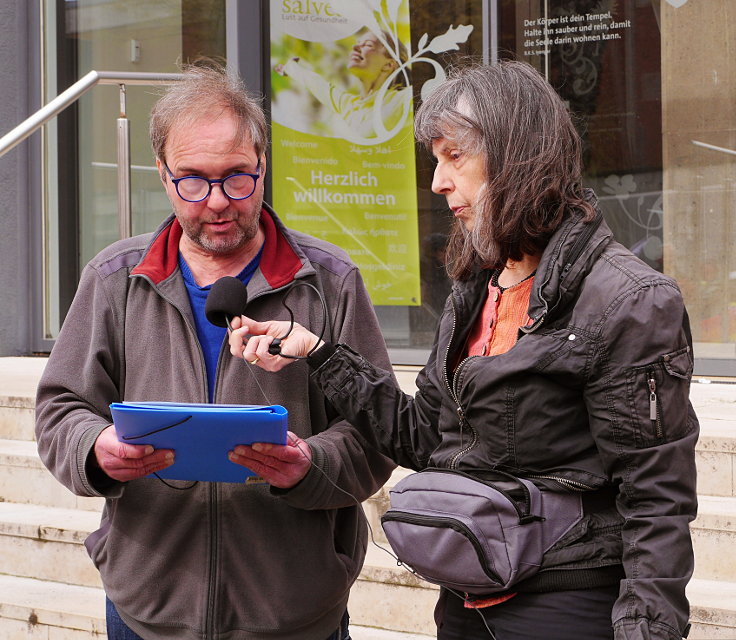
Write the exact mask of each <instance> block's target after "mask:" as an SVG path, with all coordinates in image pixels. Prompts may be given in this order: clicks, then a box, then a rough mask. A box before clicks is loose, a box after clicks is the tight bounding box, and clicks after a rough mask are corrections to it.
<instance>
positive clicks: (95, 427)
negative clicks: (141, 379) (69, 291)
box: [36, 266, 122, 496]
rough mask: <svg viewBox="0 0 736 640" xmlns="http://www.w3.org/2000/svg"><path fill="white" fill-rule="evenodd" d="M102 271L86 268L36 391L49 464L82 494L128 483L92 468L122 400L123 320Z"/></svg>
mask: <svg viewBox="0 0 736 640" xmlns="http://www.w3.org/2000/svg"><path fill="white" fill-rule="evenodd" d="M116 315H117V314H116V313H115V310H114V309H113V307H112V305H111V304H110V303H109V297H108V296H107V295H106V293H105V290H104V283H103V281H102V278H101V277H100V275H99V274H98V273H97V272H96V271H95V270H94V269H92V268H91V267H89V266H88V267H86V268H85V270H84V271H83V273H82V278H81V280H80V283H79V287H78V289H77V293H76V295H75V297H74V301H73V302H72V305H71V308H70V309H69V313H68V314H67V317H66V319H65V320H64V325H63V327H62V329H61V331H60V333H59V336H58V338H57V340H56V342H55V344H54V347H53V350H52V351H51V354H50V356H49V359H48V362H47V364H46V367H45V369H44V373H43V375H42V377H41V380H40V382H39V386H38V389H37V396H36V440H37V443H38V452H39V455H40V457H41V460H42V461H43V463H44V464H45V465H46V466H47V467H48V469H49V470H50V471H51V473H52V474H53V475H54V476H55V477H56V478H57V479H58V480H59V481H60V482H61V483H62V484H63V485H65V486H66V487H67V488H68V489H69V490H71V491H72V492H73V493H75V494H77V495H81V496H100V495H103V492H104V494H105V495H107V496H116V495H119V494H120V493H121V492H122V484H120V483H116V482H114V481H112V480H110V479H109V478H108V477H107V476H105V475H104V474H103V473H102V472H100V471H98V470H95V469H90V468H88V464H87V462H88V457H89V454H90V452H91V451H92V448H93V447H94V443H95V440H96V439H97V436H98V435H99V434H100V432H101V431H102V430H103V429H105V428H106V427H107V426H109V425H110V424H112V417H111V415H110V409H109V404H110V403H111V402H117V401H119V399H120V391H119V386H118V382H117V381H118V380H120V378H121V371H120V365H119V359H118V358H115V357H114V353H115V352H116V351H117V350H118V349H119V348H120V344H119V343H120V340H121V337H120V335H119V332H117V331H115V330H114V327H116V326H120V319H119V318H117V317H116Z"/></svg>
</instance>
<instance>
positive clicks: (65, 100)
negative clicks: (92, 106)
mask: <svg viewBox="0 0 736 640" xmlns="http://www.w3.org/2000/svg"><path fill="white" fill-rule="evenodd" d="M181 78H182V74H180V73H149V72H144V71H140V72H136V71H90V72H89V73H88V74H86V75H85V76H83V77H82V78H80V79H79V80H77V81H76V82H75V83H74V84H73V85H72V86H70V87H69V88H68V89H66V90H65V91H63V92H62V93H60V94H59V95H58V96H56V98H54V99H53V100H51V102H49V103H48V104H47V105H46V106H45V107H41V108H40V109H39V110H38V111H36V113H34V114H33V115H31V116H30V117H28V118H26V119H25V120H24V121H23V122H21V123H20V124H19V125H18V126H17V127H15V128H14V129H12V130H11V131H10V132H9V133H6V134H5V135H4V136H3V137H2V138H0V157H2V156H3V155H5V154H6V153H7V152H8V151H10V150H11V149H13V148H14V147H16V146H17V145H19V144H20V143H21V142H23V140H25V139H26V138H27V137H28V136H30V135H31V134H33V133H34V132H35V131H37V130H38V129H40V128H41V127H42V126H43V125H44V124H46V123H47V122H48V121H49V120H51V119H52V118H55V117H56V116H57V115H59V113H61V112H62V111H63V110H64V109H66V108H67V107H68V106H70V105H72V104H74V103H75V102H76V101H77V100H79V98H81V97H82V96H83V95H84V94H85V93H87V91H89V90H90V89H91V88H92V87H94V86H96V85H98V84H117V85H119V86H120V117H119V118H118V226H119V232H120V237H121V238H127V237H128V236H130V235H131V230H132V229H131V227H132V223H131V212H130V129H129V127H128V118H127V116H126V113H125V85H156V84H172V83H173V82H176V81H177V80H180V79H181Z"/></svg>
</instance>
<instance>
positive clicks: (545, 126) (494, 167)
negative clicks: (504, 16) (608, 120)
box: [415, 61, 595, 280]
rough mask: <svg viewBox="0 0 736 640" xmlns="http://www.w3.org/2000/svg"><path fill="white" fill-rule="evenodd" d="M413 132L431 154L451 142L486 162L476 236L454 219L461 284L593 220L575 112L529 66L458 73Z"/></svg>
mask: <svg viewBox="0 0 736 640" xmlns="http://www.w3.org/2000/svg"><path fill="white" fill-rule="evenodd" d="M415 131H416V136H417V140H419V141H420V142H421V143H423V144H424V145H425V146H427V147H430V148H431V145H432V141H433V140H435V139H437V138H446V139H448V140H451V141H453V142H454V143H456V144H457V146H458V148H460V149H462V150H463V152H464V153H470V154H471V155H481V156H482V157H483V159H484V165H485V175H486V182H485V184H484V186H483V188H482V189H481V194H480V197H479V200H478V202H476V203H471V204H472V205H473V210H474V212H475V224H474V228H473V231H472V232H468V231H467V230H466V229H465V227H464V226H463V225H462V223H460V221H458V220H456V221H455V226H454V228H453V231H452V234H451V237H450V242H449V245H448V255H447V258H448V272H449V274H450V276H451V277H453V278H455V279H458V280H462V279H466V278H467V277H468V276H469V275H470V274H471V273H472V271H473V270H474V269H475V268H477V267H478V266H481V267H484V268H493V269H502V268H503V267H504V266H505V264H506V262H507V261H508V260H520V259H521V258H522V256H523V255H537V254H540V253H541V252H542V251H543V250H544V247H545V246H546V245H547V242H548V241H549V238H550V236H551V235H552V233H554V231H555V230H556V229H557V228H558V227H559V225H560V223H561V222H562V219H563V217H564V215H565V214H566V212H570V211H571V210H578V211H579V212H581V213H582V215H583V216H584V218H585V219H590V218H592V217H593V215H594V214H595V212H594V209H593V207H592V206H591V205H590V204H589V203H588V202H586V201H585V199H584V197H583V189H582V184H581V180H582V178H581V171H582V169H581V165H582V161H581V143H580V137H579V135H578V133H577V131H576V130H575V126H574V125H573V122H572V119H571V117H570V114H569V113H568V110H567V108H566V106H565V104H564V103H563V101H562V100H561V99H560V97H559V96H558V95H557V93H556V92H555V90H554V89H553V88H552V86H550V84H549V83H548V82H547V81H546V80H545V79H544V78H543V77H542V76H541V75H540V74H539V73H538V72H537V71H536V70H535V69H534V68H533V67H531V66H530V65H528V64H526V63H523V62H516V61H504V62H500V63H498V64H496V65H494V66H485V65H470V66H466V67H461V68H457V69H454V70H452V71H451V72H450V75H449V77H448V79H447V81H446V82H444V83H443V84H442V85H440V86H439V87H438V88H437V89H436V90H435V91H434V92H433V93H431V94H430V95H429V97H428V98H427V99H426V100H425V101H424V103H423V104H422V105H421V107H420V108H419V110H418V111H417V115H416V119H415Z"/></svg>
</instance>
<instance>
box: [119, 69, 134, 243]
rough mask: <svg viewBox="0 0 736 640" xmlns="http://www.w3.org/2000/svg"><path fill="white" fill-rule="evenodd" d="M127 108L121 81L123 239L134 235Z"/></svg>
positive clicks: (121, 205)
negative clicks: (131, 209)
mask: <svg viewBox="0 0 736 640" xmlns="http://www.w3.org/2000/svg"><path fill="white" fill-rule="evenodd" d="M125 109H126V107H125V85H124V84H122V83H121V84H120V117H119V118H118V231H119V235H120V238H121V239H123V238H130V236H132V235H133V217H132V215H131V211H130V121H129V120H128V117H127V115H126V113H125Z"/></svg>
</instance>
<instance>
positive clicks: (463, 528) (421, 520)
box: [381, 511, 503, 584]
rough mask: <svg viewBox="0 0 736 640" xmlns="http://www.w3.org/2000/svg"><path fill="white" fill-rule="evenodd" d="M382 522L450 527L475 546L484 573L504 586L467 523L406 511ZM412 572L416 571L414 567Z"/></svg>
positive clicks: (385, 518)
mask: <svg viewBox="0 0 736 640" xmlns="http://www.w3.org/2000/svg"><path fill="white" fill-rule="evenodd" d="M381 520H382V521H383V522H390V521H392V520H395V521H397V522H408V523H409V524H416V525H419V526H422V527H436V528H445V527H449V528H450V529H452V530H453V531H457V532H458V533H459V534H461V535H462V536H464V537H465V538H467V540H468V542H470V544H471V545H473V548H474V549H475V553H476V555H477V556H478V558H479V559H480V560H481V563H480V565H481V567H482V568H483V572H484V573H485V574H486V575H487V576H488V577H489V578H490V579H491V580H493V581H494V582H495V583H496V584H503V580H501V578H500V577H499V575H498V574H497V573H495V572H494V571H492V570H491V569H489V568H488V558H487V557H486V554H485V550H484V549H483V546H482V545H481V543H480V542H479V541H478V538H477V537H476V536H475V534H474V533H473V532H472V531H471V529H470V528H469V527H468V526H467V525H466V524H465V523H463V522H460V521H459V520H456V519H455V518H447V517H443V516H425V515H421V514H416V513H408V512H406V511H391V512H388V513H386V514H385V515H384V516H383V517H382V518H381ZM399 560H401V558H399ZM402 564H403V561H402ZM412 571H414V569H413V567H412ZM420 575H421V574H420Z"/></svg>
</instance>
